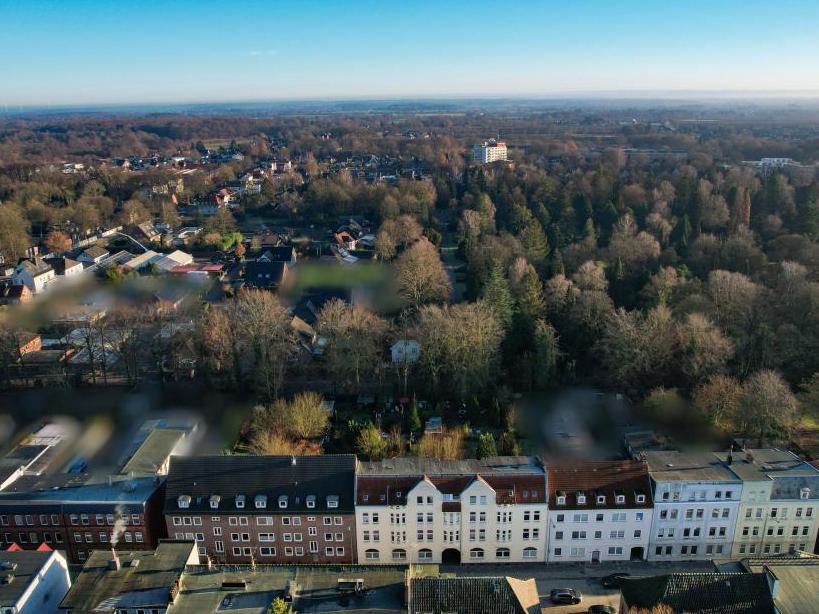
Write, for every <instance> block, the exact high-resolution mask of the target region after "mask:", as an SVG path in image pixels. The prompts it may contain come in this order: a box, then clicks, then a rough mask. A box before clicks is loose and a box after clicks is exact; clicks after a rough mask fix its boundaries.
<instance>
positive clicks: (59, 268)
mask: <svg viewBox="0 0 819 614" xmlns="http://www.w3.org/2000/svg"><path fill="white" fill-rule="evenodd" d="M45 261H46V262H47V263H48V265H49V266H50V267H51V268H52V269H54V272H55V273H56V274H57V275H65V271H66V269H73V268H74V267H76V266H81V264H80V263H79V262H77V261H76V260H72V259H71V258H64V257H62V256H60V257H58V258H46V259H45Z"/></svg>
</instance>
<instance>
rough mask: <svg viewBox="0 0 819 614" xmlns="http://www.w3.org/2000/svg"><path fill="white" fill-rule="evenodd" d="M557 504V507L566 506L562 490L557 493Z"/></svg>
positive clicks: (564, 494)
mask: <svg viewBox="0 0 819 614" xmlns="http://www.w3.org/2000/svg"><path fill="white" fill-rule="evenodd" d="M556 494H557V504H558V505H566V493H565V492H563V491H562V490H558V491H557V493H556Z"/></svg>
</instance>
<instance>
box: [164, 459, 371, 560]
mask: <svg viewBox="0 0 819 614" xmlns="http://www.w3.org/2000/svg"><path fill="white" fill-rule="evenodd" d="M355 471H356V458H355V456H354V455H352V454H343V455H325V456H297V457H292V456H199V457H172V458H171V464H170V469H169V471H168V482H167V492H166V497H165V523H166V527H167V533H168V536H169V537H170V538H172V539H195V540H196V543H197V547H198V549H199V554H200V556H202V557H209V558H210V559H211V560H213V561H216V562H226V563H250V562H251V561H255V562H258V563H305V564H332V563H352V562H354V561H355V560H356V552H355V548H356V533H355Z"/></svg>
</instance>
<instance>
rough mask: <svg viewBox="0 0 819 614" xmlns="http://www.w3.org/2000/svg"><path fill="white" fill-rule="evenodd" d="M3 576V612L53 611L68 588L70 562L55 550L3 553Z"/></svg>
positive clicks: (0, 605) (0, 567)
mask: <svg viewBox="0 0 819 614" xmlns="http://www.w3.org/2000/svg"><path fill="white" fill-rule="evenodd" d="M0 575H2V576H3V578H5V579H8V580H7V581H6V580H4V581H3V584H4V585H5V586H4V587H3V590H2V591H0V612H3V613H4V614H54V613H56V612H57V611H58V609H57V608H58V606H59V605H60V602H61V601H62V599H63V597H64V596H65V594H66V593H67V592H68V589H69V588H71V578H70V576H69V575H68V564H67V563H66V561H65V558H64V557H63V555H62V554H60V553H59V552H57V551H56V550H53V551H48V552H39V551H36V550H33V551H25V552H3V553H2V554H0Z"/></svg>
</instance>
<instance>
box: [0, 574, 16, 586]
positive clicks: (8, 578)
mask: <svg viewBox="0 0 819 614" xmlns="http://www.w3.org/2000/svg"><path fill="white" fill-rule="evenodd" d="M12 582H14V574H13V573H7V574H5V575H3V576H0V584H11V583H12Z"/></svg>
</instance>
